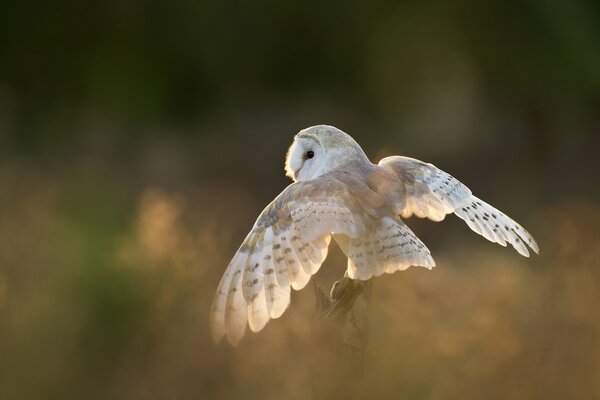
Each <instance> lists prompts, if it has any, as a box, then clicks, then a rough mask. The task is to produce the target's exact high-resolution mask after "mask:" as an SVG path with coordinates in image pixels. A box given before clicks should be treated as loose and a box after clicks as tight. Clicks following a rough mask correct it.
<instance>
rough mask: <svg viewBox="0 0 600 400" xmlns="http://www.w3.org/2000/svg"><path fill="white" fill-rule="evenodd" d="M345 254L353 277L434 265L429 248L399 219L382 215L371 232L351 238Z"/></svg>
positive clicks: (364, 276)
mask: <svg viewBox="0 0 600 400" xmlns="http://www.w3.org/2000/svg"><path fill="white" fill-rule="evenodd" d="M346 255H347V256H348V276H350V278H352V279H360V280H367V279H370V278H371V277H373V276H379V275H382V274H383V273H392V272H396V271H403V270H405V269H407V268H408V267H410V266H412V265H414V266H421V267H425V268H427V269H431V268H433V267H435V261H433V258H432V257H431V253H430V252H429V249H428V248H427V247H426V246H425V245H424V244H423V242H421V240H419V238H417V237H416V236H415V234H414V233H413V232H412V231H411V230H410V229H409V228H408V226H406V225H405V224H404V222H402V221H401V220H400V218H392V217H384V218H382V219H381V220H379V221H378V224H377V225H376V227H375V229H373V230H372V231H371V232H370V234H368V235H366V236H362V237H360V238H356V239H350V241H349V244H348V249H347V251H346Z"/></svg>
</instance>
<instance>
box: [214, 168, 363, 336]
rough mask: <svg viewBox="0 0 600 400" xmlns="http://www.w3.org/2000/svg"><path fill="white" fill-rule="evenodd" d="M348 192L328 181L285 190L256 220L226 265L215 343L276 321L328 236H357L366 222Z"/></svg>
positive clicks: (318, 260) (315, 266)
mask: <svg viewBox="0 0 600 400" xmlns="http://www.w3.org/2000/svg"><path fill="white" fill-rule="evenodd" d="M362 209H364V207H363V206H361V204H359V202H358V200H356V199H355V198H354V196H352V193H351V192H350V188H349V187H348V186H347V185H346V184H344V183H342V182H340V181H338V180H336V179H332V178H319V179H314V180H311V181H305V182H297V183H293V184H291V185H290V186H288V187H287V188H286V189H285V190H284V191H283V192H282V193H281V194H280V195H279V196H278V197H277V198H276V199H275V200H274V201H273V202H272V203H271V204H269V205H268V206H267V207H266V208H265V209H264V210H263V212H262V213H261V214H260V216H259V217H258V220H257V221H256V223H255V224H254V227H253V228H252V230H251V231H250V233H249V234H248V236H247V237H246V239H245V240H244V242H243V243H242V245H241V247H240V248H239V250H238V251H237V253H236V254H235V255H234V257H233V259H232V260H231V263H230V264H229V266H228V267H227V270H226V271H225V274H224V275H223V278H222V279H221V282H220V283H219V288H218V290H217V293H216V295H215V298H214V301H213V305H212V310H211V318H210V323H211V333H212V335H213V338H214V339H215V341H219V340H220V339H221V338H222V337H223V336H225V335H226V336H227V338H228V339H229V341H230V342H231V343H232V344H233V345H236V344H237V343H238V342H239V340H240V339H241V338H242V336H243V334H244V331H245V329H246V324H248V325H249V326H250V329H251V330H252V331H254V332H257V331H259V330H261V329H262V328H263V327H264V326H265V324H266V323H267V322H268V321H269V319H271V318H278V317H280V316H281V315H282V314H283V312H284V311H285V309H286V308H287V307H288V305H289V302H290V287H292V288H294V289H295V290H299V289H301V288H303V287H304V286H305V285H306V283H307V282H308V280H309V279H310V277H311V276H312V275H313V274H315V273H316V272H317V271H318V270H319V267H320V266H321V264H322V263H323V261H324V260H325V257H326V255H327V247H328V245H329V241H330V240H331V233H338V234H343V235H347V236H349V237H358V236H359V235H360V234H361V233H362V232H364V231H366V230H367V229H368V226H367V225H368V224H369V223H370V222H369V218H368V217H367V216H366V215H365V213H364V211H362Z"/></svg>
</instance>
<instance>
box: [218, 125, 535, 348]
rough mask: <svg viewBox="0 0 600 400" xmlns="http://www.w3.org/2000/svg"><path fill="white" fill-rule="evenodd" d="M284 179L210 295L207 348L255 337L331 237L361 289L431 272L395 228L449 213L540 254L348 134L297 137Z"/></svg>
mask: <svg viewBox="0 0 600 400" xmlns="http://www.w3.org/2000/svg"><path fill="white" fill-rule="evenodd" d="M285 171H286V175H287V176H289V177H290V178H291V179H292V180H293V181H294V182H293V183H292V184H291V185H289V186H288V187H286V188H285V189H284V190H283V192H281V194H280V195H279V196H277V197H276V198H275V200H273V201H272V202H271V203H270V204H269V205H268V206H267V207H266V208H265V209H264V210H263V212H262V213H261V214H260V216H259V217H258V219H257V221H256V223H255V224H254V227H253V228H252V230H251V231H250V233H249V234H248V236H246V239H244V242H243V243H242V245H241V246H240V248H239V249H238V251H237V252H236V253H235V255H234V256H233V259H232V260H231V262H230V264H229V266H228V267H227V270H226V271H225V274H224V275H223V278H222V279H221V281H220V283H219V287H218V289H217V293H216V295H215V297H214V300H213V304H212V308H211V316H210V326H211V334H212V336H213V338H214V340H215V341H216V342H218V341H220V339H221V338H222V337H223V336H227V338H228V340H229V342H230V343H231V344H232V345H234V346H235V345H237V343H238V342H239V341H240V339H241V338H242V336H243V335H244V332H245V330H246V326H247V325H248V326H250V329H251V330H252V331H253V332H258V331H260V330H261V329H263V327H264V326H265V324H266V323H267V322H268V321H269V320H270V319H274V318H279V317H280V316H281V315H282V314H283V312H284V311H285V310H286V308H287V307H288V305H289V304H290V292H291V289H292V288H293V289H295V290H300V289H302V288H303V287H304V286H305V285H306V284H307V282H308V281H309V279H310V277H311V276H312V275H314V274H315V273H316V272H317V271H318V270H319V268H320V266H321V264H322V263H323V261H324V260H325V257H326V256H327V248H328V246H329V243H330V241H331V239H332V238H333V240H335V241H336V242H337V244H338V245H339V247H340V248H341V249H342V251H343V253H344V254H345V255H346V257H347V258H348V265H347V271H346V275H347V276H348V277H349V278H351V279H358V280H361V281H366V280H368V279H371V278H372V277H374V276H379V275H382V274H384V273H393V272H396V271H402V270H405V269H407V268H408V267H410V266H420V267H425V268H428V269H431V268H433V267H434V266H435V262H434V260H433V258H432V257H431V253H430V252H429V249H427V247H426V246H425V245H424V244H423V242H421V240H419V238H417V237H416V236H415V234H414V233H413V232H412V231H411V230H410V229H409V228H408V227H407V226H406V225H405V224H404V222H403V221H402V218H408V217H410V216H412V215H416V216H417V217H420V218H429V219H431V220H433V221H442V220H443V219H444V217H445V216H446V214H450V213H454V214H456V215H457V216H458V217H459V218H461V219H463V220H464V221H465V222H466V223H467V225H468V226H469V227H470V228H471V229H472V230H473V231H475V232H477V233H478V234H480V235H482V236H484V237H485V238H486V239H488V240H489V241H491V242H495V243H499V244H501V245H502V246H506V244H507V243H509V244H511V245H512V246H513V247H514V248H515V249H516V250H517V251H518V252H519V253H520V254H521V255H523V256H525V257H528V256H529V251H528V246H529V247H530V248H531V249H532V250H533V251H535V252H536V253H538V252H539V249H538V245H537V244H536V242H535V240H534V239H533V237H532V236H531V235H530V234H529V233H528V232H527V231H526V230H525V229H524V228H523V227H522V226H521V225H519V224H518V223H516V222H515V221H514V220H512V219H511V218H509V217H508V216H507V215H505V214H503V213H502V212H500V211H498V210H497V209H496V208H494V207H492V206H491V205H489V204H487V203H486V202H484V201H483V200H480V199H479V198H477V197H475V196H474V195H473V194H472V193H471V191H470V190H469V188H467V187H466V186H465V185H463V184H462V183H461V182H459V181H458V180H457V179H455V178H453V177H452V176H450V175H449V174H447V173H446V172H444V171H442V170H440V169H438V168H436V167H435V166H433V165H432V164H428V163H425V162H423V161H419V160H416V159H413V158H408V157H401V156H391V157H386V158H384V159H382V160H381V161H379V163H378V164H373V163H372V162H371V161H369V158H368V157H367V155H366V154H365V152H364V151H363V150H362V148H361V147H360V146H359V145H358V143H357V142H356V141H355V140H354V139H353V138H352V137H350V136H349V135H348V134H346V133H344V132H342V131H341V130H339V129H337V128H335V127H333V126H328V125H317V126H313V127H310V128H307V129H304V130H302V131H300V132H299V133H298V134H297V135H296V136H295V137H294V142H293V143H292V145H291V146H290V148H289V150H288V152H287V156H286V161H285Z"/></svg>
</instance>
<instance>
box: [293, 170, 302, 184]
mask: <svg viewBox="0 0 600 400" xmlns="http://www.w3.org/2000/svg"><path fill="white" fill-rule="evenodd" d="M301 169H302V167H300V168H298V169H297V170H296V171H294V180H295V181H296V180H298V174H299V173H300V170H301Z"/></svg>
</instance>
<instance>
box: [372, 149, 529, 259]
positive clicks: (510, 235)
mask: <svg viewBox="0 0 600 400" xmlns="http://www.w3.org/2000/svg"><path fill="white" fill-rule="evenodd" d="M379 165H380V166H381V167H383V168H385V169H387V170H388V171H390V172H392V173H394V174H395V175H396V176H397V177H398V178H399V179H400V181H401V182H402V183H403V185H404V189H405V204H404V208H403V209H402V212H401V214H400V215H401V216H402V217H410V216H411V215H413V214H414V215H416V216H417V217H421V218H429V219H431V220H433V221H441V220H443V219H444V217H445V216H446V214H449V213H452V212H453V213H455V214H456V215H458V216H459V217H460V218H462V219H463V220H464V221H465V222H466V223H467V225H469V227H470V228H471V229H472V230H474V231H475V232H477V233H478V234H480V235H482V236H484V237H485V238H486V239H488V240H490V241H491V242H495V243H499V244H501V245H502V246H506V243H510V244H511V245H512V246H513V247H514V248H515V249H516V250H517V251H518V252H519V253H520V254H521V255H523V256H525V257H528V256H529V250H528V249H527V246H526V245H528V246H529V247H531V248H532V249H533V251H535V252H536V253H538V252H539V248H538V245H537V243H536V242H535V240H534V239H533V237H532V236H531V234H529V232H527V231H526V230H525V229H524V228H523V227H522V226H521V225H519V224H518V223H516V222H515V221H513V220H512V219H511V218H510V217H508V216H507V215H505V214H503V213H502V212H500V211H498V210H497V209H495V208H494V207H492V206H491V205H489V204H487V203H486V202H484V201H483V200H480V199H478V198H477V197H475V196H473V194H472V193H471V191H470V190H469V188H467V187H466V186H465V185H463V184H462V183H461V182H459V181H458V180H457V179H455V178H454V177H452V176H451V175H450V174H447V173H446V172H444V171H442V170H440V169H438V168H436V167H435V166H433V165H432V164H428V163H425V162H423V161H419V160H415V159H414V158H408V157H400V156H392V157H386V158H384V159H383V160H381V161H380V162H379Z"/></svg>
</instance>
